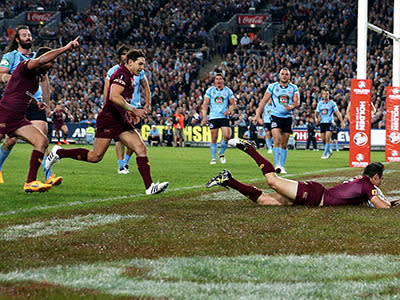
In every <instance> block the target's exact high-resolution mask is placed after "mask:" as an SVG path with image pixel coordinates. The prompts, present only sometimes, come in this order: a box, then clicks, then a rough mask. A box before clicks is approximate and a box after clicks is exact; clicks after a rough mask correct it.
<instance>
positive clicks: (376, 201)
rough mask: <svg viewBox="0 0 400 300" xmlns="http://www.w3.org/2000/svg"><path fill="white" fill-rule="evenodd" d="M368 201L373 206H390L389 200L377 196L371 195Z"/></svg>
mask: <svg viewBox="0 0 400 300" xmlns="http://www.w3.org/2000/svg"><path fill="white" fill-rule="evenodd" d="M370 201H371V202H372V204H373V205H374V207H375V208H390V202H388V201H385V200H383V199H382V198H381V197H379V196H373V197H372V198H371V200H370Z"/></svg>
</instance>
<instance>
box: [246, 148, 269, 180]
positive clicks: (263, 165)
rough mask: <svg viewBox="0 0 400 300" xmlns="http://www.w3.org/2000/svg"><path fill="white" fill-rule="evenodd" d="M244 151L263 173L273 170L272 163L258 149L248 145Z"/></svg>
mask: <svg viewBox="0 0 400 300" xmlns="http://www.w3.org/2000/svg"><path fill="white" fill-rule="evenodd" d="M246 153H247V154H248V155H250V156H251V157H252V158H253V159H254V160H255V161H256V163H257V165H258V166H259V167H260V169H261V172H262V173H263V174H264V175H265V174H268V173H271V172H275V168H274V165H273V164H272V163H271V162H270V161H269V160H267V159H266V158H265V157H264V156H262V155H261V154H260V153H258V151H257V150H256V149H255V148H254V147H253V146H249V147H248V148H247V151H246Z"/></svg>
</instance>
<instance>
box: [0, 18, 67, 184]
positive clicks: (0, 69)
mask: <svg viewBox="0 0 400 300" xmlns="http://www.w3.org/2000/svg"><path fill="white" fill-rule="evenodd" d="M32 43H33V40H32V34H31V32H30V30H29V27H28V26H25V25H20V26H18V27H17V28H16V30H15V34H14V36H13V37H12V39H11V40H10V43H9V44H8V45H7V47H6V49H5V52H6V53H5V54H4V55H3V57H2V59H1V61H0V79H1V81H2V82H5V83H7V82H8V81H9V80H10V77H11V74H12V73H13V72H14V70H15V69H16V68H17V66H18V64H19V63H20V62H22V61H25V60H27V59H32V58H34V57H35V52H32ZM34 98H35V99H36V101H37V102H44V103H45V104H46V106H47V107H48V105H49V100H50V88H49V79H48V77H47V75H45V76H43V80H42V81H41V82H40V86H39V89H38V90H37V92H36V93H35V95H34ZM26 118H27V119H28V120H29V121H31V122H32V124H34V125H35V126H36V127H38V128H39V129H40V130H41V131H42V133H43V134H44V135H45V136H47V132H48V126H47V115H46V110H39V108H38V106H37V105H36V104H33V103H31V104H30V105H29V107H28V111H27V113H26ZM17 141H18V138H16V137H12V138H11V137H9V136H6V138H5V140H4V142H3V144H2V145H1V146H0V183H4V179H3V172H2V168H3V164H4V162H5V160H6V159H7V157H8V155H9V154H10V152H11V150H12V148H13V147H14V145H15V144H16V143H17ZM48 154H49V150H48V149H46V152H45V157H44V159H43V161H45V160H46V156H47V155H48ZM42 166H43V170H44V165H42ZM45 176H46V184H51V185H59V184H60V183H61V182H62V177H56V176H55V174H53V173H52V171H51V169H50V170H49V171H48V172H46V171H45Z"/></svg>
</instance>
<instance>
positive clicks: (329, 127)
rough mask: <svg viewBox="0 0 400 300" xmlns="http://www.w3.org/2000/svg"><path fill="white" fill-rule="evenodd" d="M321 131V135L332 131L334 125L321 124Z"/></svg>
mask: <svg viewBox="0 0 400 300" xmlns="http://www.w3.org/2000/svg"><path fill="white" fill-rule="evenodd" d="M319 129H320V130H321V133H325V132H327V131H332V130H333V126H332V123H321V124H319Z"/></svg>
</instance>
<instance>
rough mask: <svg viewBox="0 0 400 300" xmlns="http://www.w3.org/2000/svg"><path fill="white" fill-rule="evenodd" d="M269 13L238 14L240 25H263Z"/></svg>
mask: <svg viewBox="0 0 400 300" xmlns="http://www.w3.org/2000/svg"><path fill="white" fill-rule="evenodd" d="M266 18H267V15H238V16H237V24H238V25H261V24H262V23H264V21H265V19H266Z"/></svg>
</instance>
